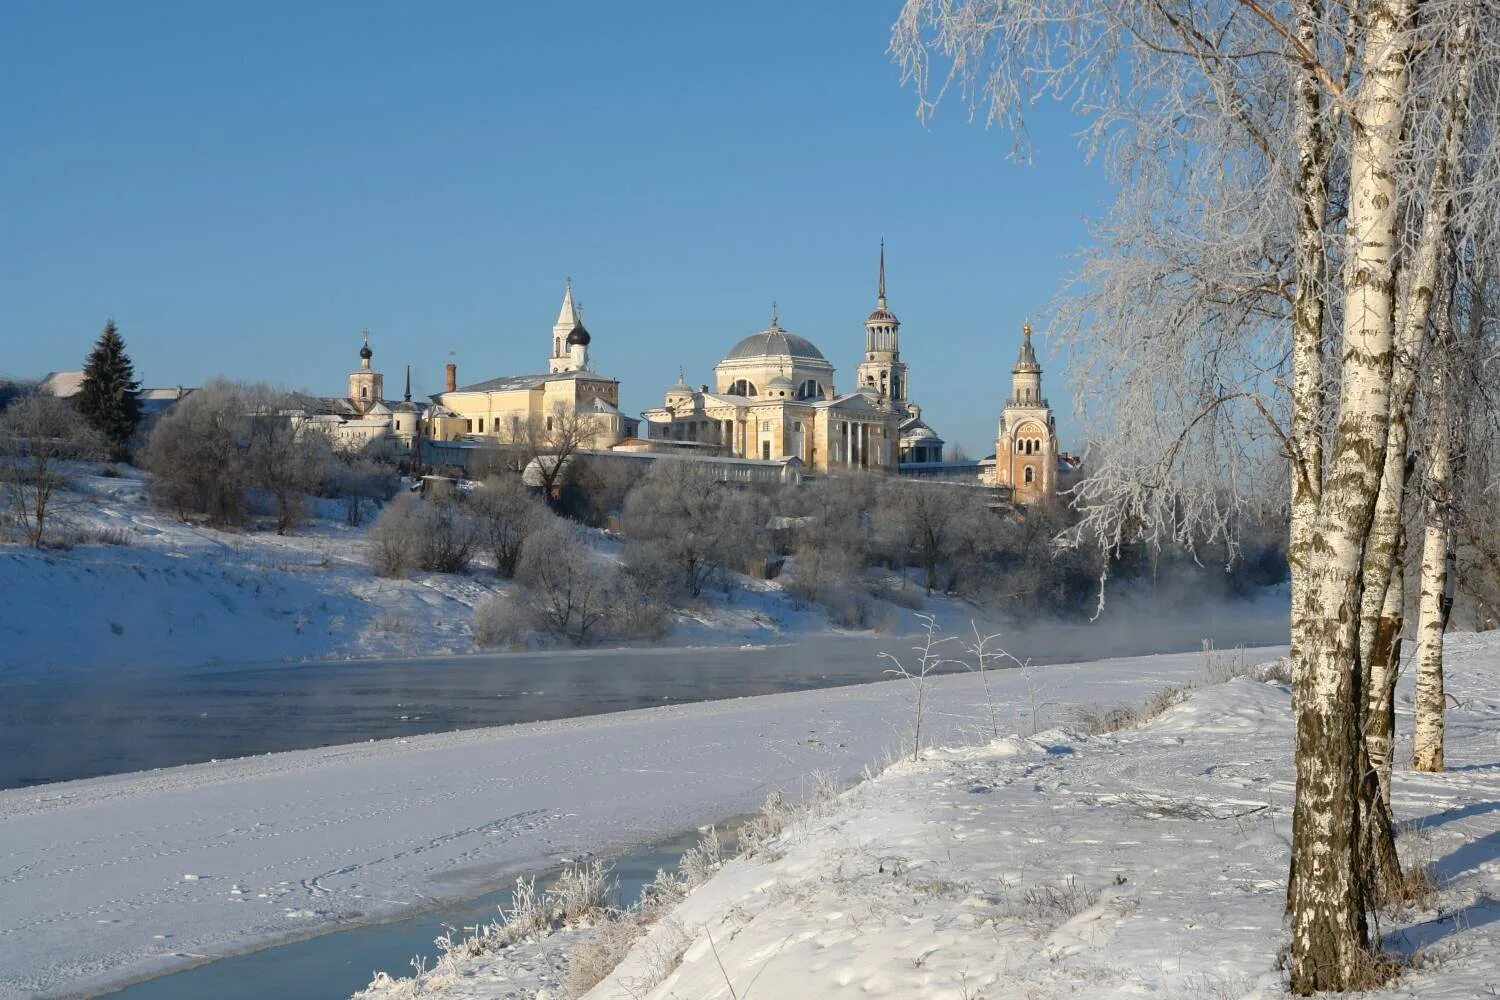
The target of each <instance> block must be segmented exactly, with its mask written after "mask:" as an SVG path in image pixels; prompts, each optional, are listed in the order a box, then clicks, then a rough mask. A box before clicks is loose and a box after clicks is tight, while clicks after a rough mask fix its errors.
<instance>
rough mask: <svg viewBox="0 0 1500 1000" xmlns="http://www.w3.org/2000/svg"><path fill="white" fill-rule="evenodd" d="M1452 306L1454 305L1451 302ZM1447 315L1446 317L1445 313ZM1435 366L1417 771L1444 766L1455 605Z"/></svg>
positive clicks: (1441, 385) (1443, 411)
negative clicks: (1449, 638) (1446, 641)
mask: <svg viewBox="0 0 1500 1000" xmlns="http://www.w3.org/2000/svg"><path fill="white" fill-rule="evenodd" d="M1450 308H1451V306H1450ZM1445 319H1446V317H1445ZM1443 325H1444V327H1445V329H1444V330H1443V332H1442V335H1441V336H1440V338H1439V343H1440V344H1441V345H1442V346H1443V347H1444V348H1446V349H1449V350H1451V347H1452V331H1451V330H1450V329H1447V328H1446V326H1447V324H1446V323H1445V324H1443ZM1443 360H1446V359H1440V363H1439V364H1437V365H1434V366H1433V374H1432V381H1431V383H1430V390H1431V392H1432V398H1431V405H1430V407H1429V410H1430V411H1431V412H1429V413H1428V415H1427V433H1426V444H1427V455H1428V459H1427V509H1426V514H1427V523H1426V526H1425V528H1424V530H1423V533H1422V577H1421V592H1420V594H1421V596H1420V598H1419V599H1418V605H1417V693H1416V703H1415V713H1416V719H1415V722H1414V732H1413V737H1412V744H1413V745H1412V766H1413V767H1414V768H1416V769H1417V770H1418V771H1441V770H1443V766H1444V765H1443V713H1444V711H1445V709H1446V708H1447V705H1446V699H1447V695H1446V693H1445V692H1444V691H1443V633H1444V631H1445V630H1446V629H1447V627H1448V608H1449V607H1450V606H1451V605H1450V599H1449V594H1450V593H1451V591H1450V590H1449V586H1450V584H1451V581H1450V579H1449V569H1450V553H1451V552H1452V550H1453V537H1452V531H1453V529H1452V525H1451V524H1450V523H1449V507H1448V504H1449V472H1450V464H1451V459H1452V455H1451V450H1452V437H1451V434H1452V432H1451V429H1450V424H1449V410H1448V384H1447V378H1446V377H1445V366H1444V364H1442V363H1441V362H1442V361H1443Z"/></svg>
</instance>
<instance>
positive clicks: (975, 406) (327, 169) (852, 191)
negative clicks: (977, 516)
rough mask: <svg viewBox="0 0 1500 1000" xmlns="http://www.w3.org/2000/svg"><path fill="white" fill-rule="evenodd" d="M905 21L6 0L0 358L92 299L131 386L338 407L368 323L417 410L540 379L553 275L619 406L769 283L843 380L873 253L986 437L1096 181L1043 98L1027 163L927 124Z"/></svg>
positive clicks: (650, 394)
mask: <svg viewBox="0 0 1500 1000" xmlns="http://www.w3.org/2000/svg"><path fill="white" fill-rule="evenodd" d="M898 6H899V5H898V4H897V3H896V2H895V0H890V2H881V3H873V2H866V0H842V2H823V3H815V4H814V3H738V4H719V3H702V2H701V0H700V2H674V3H654V4H621V3H617V2H597V3H595V2H587V3H584V2H579V3H566V4H564V3H529V4H524V3H474V4H460V3H440V4H417V3H408V4H398V3H370V2H362V3H349V4H335V3H314V4H302V3H256V4H248V3H246V4H232V3H207V4H205V3H199V2H182V3H167V2H151V0H148V2H142V3H129V4H125V3H67V4H63V3H42V2H32V3H25V2H11V3H5V4H3V5H0V92H3V94H4V95H5V96H4V98H3V100H0V136H3V147H4V153H3V156H0V374H4V375H10V376H30V375H40V374H42V373H45V372H47V371H50V370H54V369H66V368H77V367H79V366H80V365H81V363H82V360H83V357H84V354H85V353H86V352H87V350H88V348H89V346H90V344H91V342H92V341H93V339H94V337H95V336H96V335H97V334H98V331H99V329H100V327H101V326H102V325H103V322H104V320H105V318H106V317H110V316H113V317H114V318H115V319H116V321H117V322H118V323H119V325H120V329H121V332H122V334H123V335H124V337H125V339H126V343H127V345H128V347H129V349H130V351H131V353H132V355H133V356H134V358H135V361H136V364H137V370H138V372H139V374H140V376H141V377H142V379H143V380H144V381H145V383H146V384H147V385H153V386H154V385H178V384H184V385H195V384H199V383H201V382H202V381H203V380H205V379H206V378H208V377H210V376H212V375H215V374H223V375H227V376H231V377H234V378H245V379H257V380H266V381H271V382H274V383H278V384H283V385H288V386H296V387H305V388H309V389H312V390H314V391H318V392H323V393H328V394H341V393H342V392H343V391H344V387H345V380H344V378H345V375H346V373H347V372H348V371H349V370H350V368H351V367H352V366H353V365H354V364H355V363H356V361H357V358H356V353H355V352H356V351H357V350H358V348H359V343H360V330H361V329H362V328H364V327H368V328H369V329H370V331H371V345H372V347H373V348H374V350H375V362H376V365H377V367H379V368H381V369H383V370H384V371H385V373H386V391H387V395H389V396H393V397H395V396H399V394H400V379H401V373H402V371H403V368H404V365H405V364H407V363H408V362H409V363H410V364H411V365H412V379H413V383H414V386H413V387H414V389H415V391H416V393H417V394H418V395H419V396H425V395H426V394H427V393H429V392H433V391H438V390H440V389H441V381H442V367H443V364H444V362H446V361H448V360H450V359H452V360H456V361H457V362H458V364H459V375H460V381H461V382H470V381H477V380H479V379H483V378H488V377H492V376H495V375H500V374H513V373H519V372H529V371H538V370H542V369H543V368H544V367H545V359H546V352H547V349H548V337H549V333H550V328H551V325H552V323H553V321H554V319H555V318H556V314H557V306H558V302H559V299H560V297H561V294H562V287H563V279H564V278H565V277H566V276H569V275H571V276H572V278H573V281H574V288H575V290H576V294H577V297H578V298H579V300H580V301H581V302H582V303H583V306H584V309H585V320H586V322H587V324H588V327H589V329H590V331H591V332H592V333H593V338H594V340H593V348H592V360H593V362H594V365H593V366H594V367H595V368H596V369H597V370H599V371H601V372H604V373H607V374H610V375H613V376H615V377H617V378H619V379H620V380H621V381H622V383H623V387H622V388H623V396H624V399H623V403H624V407H625V409H626V410H627V411H628V412H631V413H638V412H639V411H640V410H642V409H644V408H645V407H647V406H652V405H657V404H659V403H660V401H661V394H662V391H663V390H664V389H665V388H666V387H667V386H668V385H670V384H672V383H673V382H674V381H676V378H677V369H678V366H679V365H682V366H684V367H685V368H686V369H687V376H688V379H689V381H691V382H694V383H698V382H708V381H710V380H711V378H712V372H711V369H712V366H713V364H714V363H715V362H716V361H717V360H718V359H719V358H720V357H721V356H722V354H723V353H724V352H725V351H727V350H728V348H729V347H730V345H732V344H733V343H734V342H735V341H736V340H738V339H739V338H741V337H743V336H745V335H747V334H749V333H752V332H754V331H756V330H759V329H762V328H763V327H765V325H766V323H767V320H768V317H769V314H770V308H771V302H772V300H775V301H777V302H778V303H779V304H780V315H781V321H782V324H783V325H784V326H786V327H787V328H789V329H791V330H793V331H794V332H797V333H800V334H803V335H804V336H807V337H809V338H810V339H812V340H813V341H814V342H815V343H817V344H818V345H819V346H820V347H821V348H822V349H823V351H824V353H825V354H827V355H828V357H829V360H830V361H832V362H833V363H834V364H835V365H836V366H837V368H838V384H839V387H840V388H841V389H844V388H852V387H853V374H854V365H855V364H856V363H857V361H858V360H859V354H860V351H861V349H862V346H863V326H862V324H863V320H864V317H865V315H866V314H867V313H868V312H869V311H870V309H871V308H872V307H873V304H874V295H875V269H876V252H877V247H878V244H879V241H880V239H881V238H882V237H884V238H885V240H886V244H887V263H888V271H889V286H890V287H889V293H890V304H891V308H892V309H893V310H894V311H895V312H896V314H897V315H898V316H899V317H900V318H901V321H902V330H901V340H902V349H903V354H904V356H905V357H906V359H907V360H908V361H909V362H910V363H911V365H912V368H913V375H912V380H911V391H912V395H913V397H914V398H915V399H917V400H918V401H919V402H920V403H922V404H923V406H924V410H925V414H926V416H927V417H928V418H929V421H930V422H931V423H932V424H933V425H934V426H935V427H936V428H937V429H938V431H939V432H940V433H942V434H943V435H944V436H945V437H946V438H947V439H948V440H949V441H950V442H958V443H960V444H962V445H963V446H964V447H965V448H966V449H967V450H968V451H969V453H970V454H971V455H976V456H979V455H985V454H988V453H990V452H991V451H992V450H993V442H994V430H995V421H996V418H997V416H998V414H999V408H1000V405H1001V403H1002V401H1003V399H1004V397H1005V395H1006V393H1007V391H1008V388H1009V378H1010V366H1011V364H1012V363H1013V362H1014V360H1015V356H1016V351H1017V348H1018V345H1019V342H1020V327H1021V323H1022V321H1023V320H1024V319H1025V318H1026V317H1027V316H1028V315H1030V316H1035V315H1037V313H1038V312H1039V311H1040V310H1041V307H1042V306H1043V305H1044V304H1045V302H1046V301H1047V300H1048V299H1049V298H1050V297H1051V295H1052V294H1053V292H1054V291H1055V290H1056V288H1057V287H1058V285H1059V283H1060V282H1061V280H1062V279H1063V278H1064V277H1065V276H1066V274H1067V273H1068V271H1069V268H1070V263H1069V260H1068V257H1069V255H1070V254H1072V253H1073V252H1074V251H1076V250H1077V249H1078V248H1079V247H1080V246H1081V245H1083V243H1084V241H1085V240H1086V233H1085V228H1084V219H1085V218H1086V217H1088V216H1093V215H1097V214H1099V212H1100V210H1101V207H1102V204H1103V202H1104V200H1105V199H1106V198H1107V191H1106V189H1105V186H1104V180H1103V177H1102V174H1101V171H1100V170H1099V168H1098V167H1097V166H1088V165H1085V163H1084V161H1083V157H1082V155H1081V154H1080V152H1079V151H1078V146H1077V143H1076V141H1075V139H1074V138H1073V135H1072V133H1073V130H1074V129H1075V128H1076V121H1075V120H1072V119H1070V118H1069V116H1068V115H1067V114H1066V112H1065V111H1064V110H1063V109H1058V108H1055V107H1045V108H1042V109H1040V116H1039V118H1038V119H1037V121H1036V123H1035V128H1034V137H1035V140H1036V146H1037V149H1036V154H1035V158H1034V162H1033V163H1032V164H1031V165H1028V166H1020V165H1016V164H1014V163H1011V162H1010V161H1008V160H1006V158H1005V154H1006V152H1007V151H1008V150H1009V148H1010V143H1009V138H1008V137H1007V136H1005V135H1003V134H1001V133H999V132H996V131H989V132H987V131H985V130H984V129H983V128H982V127H981V125H979V124H969V123H968V122H967V120H966V113H965V109H964V108H963V106H962V105H961V104H959V103H958V102H957V101H953V102H951V103H948V104H945V105H944V107H943V108H942V109H941V111H940V113H939V116H938V119H937V121H936V122H935V124H934V125H933V127H931V128H924V127H923V126H922V125H921V124H920V123H919V122H918V121H917V119H916V117H915V114H914V112H915V97H914V95H913V92H912V91H911V89H910V88H903V87H902V86H901V83H900V75H899V70H898V69H897V67H896V66H895V65H894V64H892V63H891V61H890V58H889V56H888V55H887V54H886V46H887V44H888V40H889V26H890V22H891V21H892V20H893V18H894V16H895V13H896V10H897V7H898ZM1042 346H1043V348H1044V358H1045V357H1046V354H1045V347H1046V344H1045V341H1043V343H1042ZM1044 363H1045V362H1044ZM1061 376H1062V373H1061V372H1060V371H1059V370H1058V368H1057V365H1056V363H1055V362H1054V363H1052V364H1050V365H1049V366H1048V369H1047V372H1046V376H1045V378H1046V383H1045V385H1046V389H1047V392H1048V395H1049V396H1050V397H1051V399H1052V401H1053V406H1054V408H1056V409H1057V410H1058V411H1059V413H1058V415H1059V422H1060V429H1061V431H1062V435H1063V441H1062V446H1063V447H1064V448H1065V449H1067V448H1076V447H1077V446H1078V443H1079V442H1078V439H1077V436H1076V434H1075V432H1074V427H1075V425H1074V422H1073V421H1072V419H1071V414H1070V412H1069V410H1070V406H1071V404H1070V401H1069V396H1068V393H1067V391H1066V389H1065V384H1064V380H1063V378H1062V377H1061Z"/></svg>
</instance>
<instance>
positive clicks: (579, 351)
mask: <svg viewBox="0 0 1500 1000" xmlns="http://www.w3.org/2000/svg"><path fill="white" fill-rule="evenodd" d="M589 339H590V338H589V332H588V331H587V330H585V329H584V328H583V317H582V316H580V315H579V312H578V306H577V305H575V304H574V302H573V279H572V278H569V279H568V281H567V284H566V285H564V286H563V300H562V308H561V309H559V310H558V311H557V322H556V323H554V324H552V356H551V357H550V358H549V359H548V361H547V370H548V371H550V372H551V373H552V374H554V375H556V374H557V373H558V372H576V371H582V370H583V369H584V368H587V367H588V346H589Z"/></svg>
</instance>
